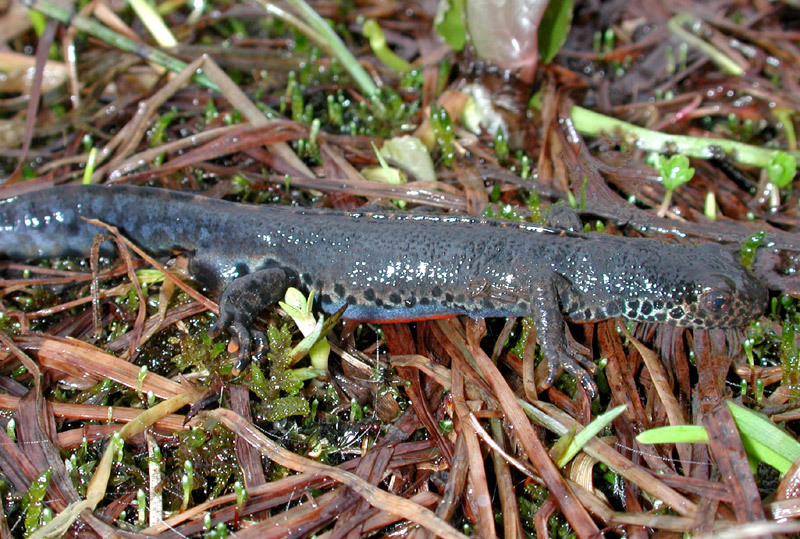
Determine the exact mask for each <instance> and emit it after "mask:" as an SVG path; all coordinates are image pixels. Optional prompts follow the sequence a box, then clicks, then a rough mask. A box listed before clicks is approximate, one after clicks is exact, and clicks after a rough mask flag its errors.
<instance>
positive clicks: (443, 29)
mask: <svg viewBox="0 0 800 539" xmlns="http://www.w3.org/2000/svg"><path fill="white" fill-rule="evenodd" d="M433 24H434V27H435V28H436V32H437V33H438V34H439V35H440V36H442V38H444V40H445V42H447V44H448V45H450V48H451V49H453V50H454V51H460V50H461V49H463V48H464V45H465V44H466V43H467V30H466V28H465V27H464V0H440V1H439V8H438V10H437V11H436V18H435V19H434V20H433Z"/></svg>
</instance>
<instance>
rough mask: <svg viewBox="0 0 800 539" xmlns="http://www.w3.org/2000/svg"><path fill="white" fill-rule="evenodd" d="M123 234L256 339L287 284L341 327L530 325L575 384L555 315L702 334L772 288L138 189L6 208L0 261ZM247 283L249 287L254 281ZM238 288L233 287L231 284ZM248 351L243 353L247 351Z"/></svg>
mask: <svg viewBox="0 0 800 539" xmlns="http://www.w3.org/2000/svg"><path fill="white" fill-rule="evenodd" d="M80 216H84V217H91V218H98V219H100V220H102V221H104V222H107V223H109V224H113V225H115V226H117V227H119V228H120V229H121V230H122V231H123V233H125V234H126V235H127V236H128V237H129V238H131V239H132V240H133V241H134V242H136V243H137V244H139V245H140V246H142V247H144V248H145V249H147V250H149V251H151V252H153V253H155V254H165V253H168V252H171V251H175V250H182V251H187V252H188V253H189V254H190V255H191V259H192V262H191V265H190V269H191V271H192V273H193V275H194V277H195V278H196V279H197V280H198V281H200V282H201V284H203V285H205V286H208V287H209V288H211V289H212V290H215V291H216V292H217V293H220V292H223V291H224V293H223V294H222V297H221V308H222V313H221V317H220V320H219V322H218V329H229V330H230V331H231V332H232V333H233V334H234V335H235V336H236V337H237V338H238V339H239V340H240V341H249V340H250V328H249V326H250V324H251V323H252V321H253V317H254V316H255V314H256V313H255V312H245V311H248V310H252V309H256V310H260V309H261V308H263V307H264V306H266V305H268V304H269V303H272V302H274V301H275V300H276V299H278V298H280V297H282V295H283V292H284V291H285V288H286V287H287V286H289V285H295V284H297V285H301V286H305V287H306V288H308V289H314V290H315V291H316V293H317V297H318V298H320V306H321V307H322V309H323V310H325V311H327V312H333V311H335V310H336V309H338V308H339V307H341V306H342V305H344V304H347V305H348V308H347V311H346V314H345V317H346V318H351V319H356V320H365V321H401V320H419V319H429V318H437V317H443V316H448V315H456V314H468V315H470V316H473V317H488V316H517V315H530V316H534V318H535V320H536V321H537V326H538V327H537V329H538V330H539V331H538V332H537V333H538V335H539V340H540V342H541V344H542V347H543V352H544V353H545V356H546V357H547V358H548V360H549V361H550V364H551V366H552V367H558V366H563V367H565V368H566V369H567V370H568V371H569V372H572V373H574V374H578V375H580V374H581V372H580V371H581V369H580V367H578V366H577V364H576V361H577V362H578V363H582V364H585V362H584V361H583V360H582V358H577V357H576V356H575V354H574V353H573V352H571V351H570V350H568V347H567V346H566V343H565V341H564V337H563V322H562V319H561V313H562V312H563V313H566V314H567V316H568V317H569V318H570V319H572V320H576V321H582V320H599V319H604V318H611V317H618V316H622V317H626V318H630V319H634V320H644V321H657V322H666V323H670V324H674V325H681V326H689V327H696V328H716V327H724V328H728V327H737V326H742V325H744V324H746V323H747V322H749V321H750V320H752V319H753V318H755V317H757V316H759V315H760V314H761V313H762V312H763V310H764V309H765V307H766V301H767V292H766V289H765V288H764V287H763V286H762V285H761V284H760V283H759V282H758V281H757V280H756V279H755V278H754V277H753V276H751V275H750V274H749V273H748V272H747V270H745V269H744V268H743V267H742V266H741V265H740V264H739V263H738V261H736V260H735V259H734V258H733V257H732V256H731V255H730V254H729V253H728V252H727V251H725V250H724V249H722V248H721V247H719V246H716V245H712V244H704V245H700V246H679V245H668V244H665V243H662V242H659V241H656V240H648V239H633V238H623V237H617V236H611V235H607V234H589V235H584V234H578V233H573V232H569V231H565V230H560V229H555V228H547V227H541V226H535V225H525V224H519V223H512V222H506V221H495V220H485V219H475V218H469V217H460V216H451V215H447V214H441V215H426V214H397V213H382V212H372V213H359V212H336V211H325V210H300V209H295V208H286V207H275V206H270V207H267V206H250V205H243V204H235V203H231V202H226V201H220V200H213V199H208V198H204V197H199V196H194V195H189V194H186V193H179V192H175V191H166V190H160V189H148V188H141V187H129V186H114V187H100V186H71V187H61V188H56V189H51V190H47V191H40V192H36V193H32V194H29V195H23V196H20V197H17V198H14V199H9V200H6V201H2V202H0V252H1V253H3V255H4V256H5V257H7V258H15V259H35V258H42V257H52V256H62V255H70V254H75V255H85V254H86V253H88V250H89V247H90V245H91V242H92V239H93V237H94V235H95V234H96V233H97V232H98V229H97V228H96V227H93V226H91V225H88V224H87V223H85V222H84V221H82V220H81V219H80V218H79V217H80ZM245 276H246V277H245ZM237 279H238V280H237ZM242 344H243V347H242V348H243V349H246V351H249V346H248V345H247V343H244V342H243V343H242Z"/></svg>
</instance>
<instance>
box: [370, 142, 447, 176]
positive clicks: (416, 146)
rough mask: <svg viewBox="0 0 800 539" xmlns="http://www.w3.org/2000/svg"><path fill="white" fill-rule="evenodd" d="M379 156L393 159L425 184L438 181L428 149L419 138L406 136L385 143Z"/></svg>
mask: <svg viewBox="0 0 800 539" xmlns="http://www.w3.org/2000/svg"><path fill="white" fill-rule="evenodd" d="M378 155H381V156H383V157H385V158H387V159H391V160H393V161H395V162H396V163H398V164H400V165H402V166H403V167H404V168H405V169H406V170H409V171H410V172H411V173H413V174H414V176H415V177H416V178H417V179H418V180H421V181H424V182H435V181H436V170H435V167H434V166H433V159H431V154H430V152H428V148H426V147H425V145H424V144H423V143H422V141H421V140H419V139H418V138H417V137H413V136H411V135H404V136H402V137H394V138H391V139H389V140H387V141H386V142H384V143H383V147H382V148H381V151H380V152H379V154H378Z"/></svg>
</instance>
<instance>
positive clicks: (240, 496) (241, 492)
mask: <svg viewBox="0 0 800 539" xmlns="http://www.w3.org/2000/svg"><path fill="white" fill-rule="evenodd" d="M233 491H234V492H235V493H236V510H237V511H241V510H242V508H243V507H244V502H246V501H247V490H246V489H245V488H244V485H242V482H241V481H236V482H235V483H234V484H233Z"/></svg>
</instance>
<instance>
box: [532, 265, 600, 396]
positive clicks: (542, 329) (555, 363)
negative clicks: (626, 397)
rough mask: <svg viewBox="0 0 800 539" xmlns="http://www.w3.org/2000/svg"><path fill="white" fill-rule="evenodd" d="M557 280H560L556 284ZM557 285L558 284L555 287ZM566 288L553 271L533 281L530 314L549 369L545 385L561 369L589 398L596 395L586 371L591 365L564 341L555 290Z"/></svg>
mask: <svg viewBox="0 0 800 539" xmlns="http://www.w3.org/2000/svg"><path fill="white" fill-rule="evenodd" d="M559 280H561V281H563V282H561V283H559ZM559 284H561V285H562V286H560V287H559V286H558V285H559ZM568 287H569V283H567V282H566V281H565V280H564V278H563V277H561V276H559V275H556V274H554V273H548V274H546V275H543V276H542V277H541V278H540V279H537V280H536V282H534V283H533V290H532V293H533V302H532V303H533V305H535V306H537V308H536V310H535V313H534V317H533V320H534V325H535V327H536V338H537V339H538V340H539V346H540V347H541V350H542V355H543V356H544V358H545V360H546V361H547V366H548V368H549V371H550V373H549V374H548V376H547V379H546V380H545V384H546V385H548V386H549V385H552V384H553V382H555V380H556V377H558V375H559V374H560V373H561V371H562V370H565V371H567V373H568V374H571V375H572V376H574V377H575V379H576V380H577V381H578V382H579V383H580V384H581V386H582V387H583V389H584V390H585V391H586V392H587V393H588V394H589V397H590V398H592V399H593V398H594V397H595V396H596V395H597V385H596V384H595V382H594V379H593V378H592V376H591V374H589V373H590V372H592V373H593V372H594V371H595V365H594V363H593V362H592V361H591V360H590V359H589V358H586V357H584V356H583V355H582V354H580V353H578V352H577V351H576V350H574V349H573V348H572V347H570V346H569V344H568V343H567V335H566V326H565V322H564V317H563V316H562V314H561V303H562V302H561V301H560V297H559V294H560V292H559V289H561V290H563V292H561V293H566V291H567V290H568V289H569V288H568Z"/></svg>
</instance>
